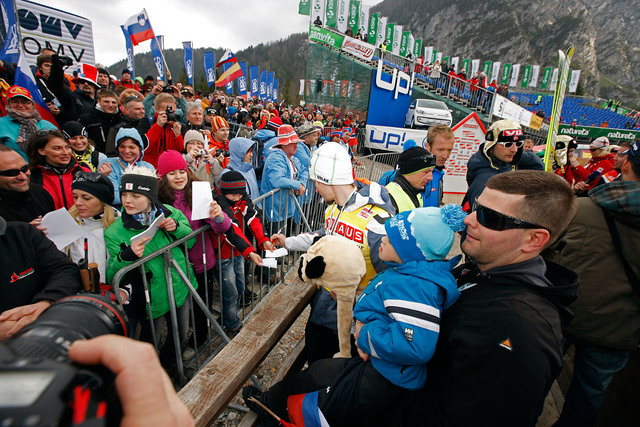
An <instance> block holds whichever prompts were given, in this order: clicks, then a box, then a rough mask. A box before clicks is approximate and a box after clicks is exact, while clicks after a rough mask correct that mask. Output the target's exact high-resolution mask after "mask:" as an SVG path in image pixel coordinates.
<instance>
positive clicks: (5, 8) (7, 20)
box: [0, 0, 133, 75]
mask: <svg viewBox="0 0 640 427" xmlns="http://www.w3.org/2000/svg"><path fill="white" fill-rule="evenodd" d="M0 7H2V11H0V13H1V14H2V15H0V17H2V18H3V21H2V24H3V25H2V36H4V43H3V44H2V50H0V59H1V60H2V61H6V62H11V63H16V62H18V59H20V37H19V33H18V22H17V21H16V14H15V9H14V7H13V0H0ZM120 28H122V31H123V32H124V33H125V37H129V33H128V32H127V31H126V29H125V28H124V26H122V25H121V26H120ZM130 43H131V39H130V38H129V44H130ZM132 69H133V66H132V67H131V68H129V70H130V71H131V70H132ZM132 75H133V74H132Z"/></svg>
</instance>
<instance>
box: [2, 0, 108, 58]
mask: <svg viewBox="0 0 640 427" xmlns="http://www.w3.org/2000/svg"><path fill="white" fill-rule="evenodd" d="M10 3H11V2H10ZM15 5H16V6H15V7H16V11H17V18H18V30H19V31H20V43H21V45H22V55H23V57H24V59H25V60H26V61H27V63H28V64H29V65H35V64H36V58H37V57H38V55H40V53H42V49H44V48H45V47H46V48H49V49H52V50H54V51H55V52H56V53H57V54H58V55H65V56H68V57H70V58H71V59H72V60H73V66H72V68H74V69H75V68H76V66H77V65H79V64H81V63H85V64H95V62H96V60H95V54H94V48H93V28H92V25H91V21H90V20H88V19H87V18H83V17H81V16H78V15H74V14H72V13H68V12H63V11H62V10H59V9H54V8H52V7H49V6H44V5H41V4H37V3H32V2H29V1H24V0H16V2H15ZM3 13H4V14H6V11H3Z"/></svg>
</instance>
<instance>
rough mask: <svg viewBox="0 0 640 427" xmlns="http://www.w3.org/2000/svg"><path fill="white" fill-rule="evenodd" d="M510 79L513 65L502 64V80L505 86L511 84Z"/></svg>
mask: <svg viewBox="0 0 640 427" xmlns="http://www.w3.org/2000/svg"><path fill="white" fill-rule="evenodd" d="M509 77H511V64H502V80H501V81H500V82H501V83H502V84H503V85H506V84H509Z"/></svg>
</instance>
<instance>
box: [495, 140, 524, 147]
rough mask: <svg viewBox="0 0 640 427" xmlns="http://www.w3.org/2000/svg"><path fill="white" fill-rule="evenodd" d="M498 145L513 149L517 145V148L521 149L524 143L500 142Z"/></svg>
mask: <svg viewBox="0 0 640 427" xmlns="http://www.w3.org/2000/svg"><path fill="white" fill-rule="evenodd" d="M498 144H500V145H502V146H503V147H504V148H511V147H513V144H515V145H516V147H518V148H520V147H522V146H523V145H524V141H508V142H498Z"/></svg>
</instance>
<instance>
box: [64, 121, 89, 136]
mask: <svg viewBox="0 0 640 427" xmlns="http://www.w3.org/2000/svg"><path fill="white" fill-rule="evenodd" d="M62 133H63V134H64V137H65V138H67V139H69V138H73V137H74V136H78V135H82V136H88V134H87V130H86V129H85V128H84V126H83V125H82V123H80V122H74V121H70V122H66V123H65V124H64V126H62Z"/></svg>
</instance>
